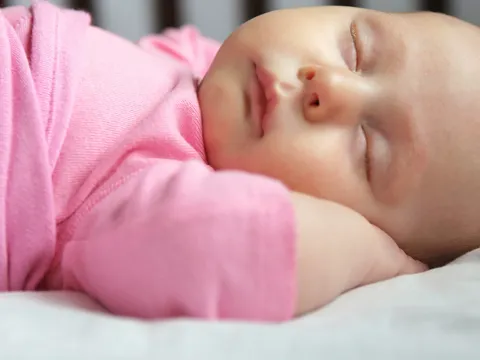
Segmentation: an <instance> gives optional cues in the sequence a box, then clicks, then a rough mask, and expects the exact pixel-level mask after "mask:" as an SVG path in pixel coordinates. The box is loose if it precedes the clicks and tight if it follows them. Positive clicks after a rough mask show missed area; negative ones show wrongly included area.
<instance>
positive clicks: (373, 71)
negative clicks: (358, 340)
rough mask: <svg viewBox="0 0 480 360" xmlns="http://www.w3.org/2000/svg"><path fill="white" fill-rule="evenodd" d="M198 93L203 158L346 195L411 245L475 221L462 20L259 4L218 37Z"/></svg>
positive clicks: (451, 245)
mask: <svg viewBox="0 0 480 360" xmlns="http://www.w3.org/2000/svg"><path fill="white" fill-rule="evenodd" d="M199 99H200V105H201V108H202V115H203V119H204V120H203V121H204V137H205V145H206V149H207V153H208V159H209V162H210V164H211V165H212V166H213V167H214V168H216V169H241V170H246V171H250V172H255V173H260V174H265V175H268V176H271V177H274V178H277V179H280V180H281V181H283V182H284V183H285V184H286V185H287V186H289V187H290V188H291V189H292V190H295V191H300V192H304V193H308V194H311V195H314V196H317V197H321V198H326V199H330V200H333V201H336V202H339V203H342V204H344V205H347V206H349V207H351V208H353V209H355V210H356V211H358V212H360V213H361V214H363V215H364V216H365V217H367V218H368V219H369V220H370V221H371V222H372V223H374V224H376V225H377V226H379V227H380V228H382V229H383V230H384V231H386V232H387V233H389V234H390V235H391V236H392V237H394V238H395V239H396V240H397V242H398V243H399V244H400V245H402V246H403V247H404V248H406V249H407V251H409V252H410V253H411V254H412V255H414V256H417V257H419V258H422V259H425V258H426V257H432V256H443V255H445V254H448V253H454V252H457V251H458V252H461V251H465V250H468V249H469V248H470V247H472V246H474V245H473V243H472V242H474V241H475V240H474V239H476V236H477V235H480V215H479V212H478V210H479V209H478V206H479V205H478V204H480V122H479V121H478V114H480V33H479V31H478V30H477V28H476V27H474V26H472V25H469V24H466V23H464V22H461V21H459V20H457V19H453V18H450V17H447V16H443V15H437V14H430V13H416V14H385V13H380V12H374V11H370V10H362V9H356V8H342V7H317V8H303V9H291V10H282V11H277V12H272V13H268V14H266V15H263V16H260V17H258V18H255V19H253V20H251V21H249V22H247V23H246V24H244V25H243V26H241V27H240V28H239V29H237V31H235V32H234V33H233V34H232V35H231V36H230V37H229V38H228V39H227V40H226V41H225V43H224V44H223V46H222V48H221V49H220V51H219V53H218V55H217V57H216V59H215V61H214V63H213V65H212V67H211V69H210V71H209V72H208V74H207V75H206V77H205V79H204V80H203V82H202V84H201V87H200V91H199ZM475 200H476V201H475ZM475 206H476V207H475ZM319 221H321V219H319ZM457 238H461V239H462V241H461V242H460V241H457V240H456V241H452V239H457ZM478 239H479V240H480V236H479V237H478ZM479 245H480V244H479Z"/></svg>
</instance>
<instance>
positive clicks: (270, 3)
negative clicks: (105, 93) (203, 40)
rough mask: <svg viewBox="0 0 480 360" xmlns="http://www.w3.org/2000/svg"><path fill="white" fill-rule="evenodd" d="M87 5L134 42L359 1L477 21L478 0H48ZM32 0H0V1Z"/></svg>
mask: <svg viewBox="0 0 480 360" xmlns="http://www.w3.org/2000/svg"><path fill="white" fill-rule="evenodd" d="M50 1H51V2H52V3H55V4H57V5H61V6H65V7H73V8H77V9H85V10H88V11H89V12H90V13H91V14H92V16H93V21H94V24H95V25H97V26H100V27H103V28H105V29H107V30H109V31H112V32H114V33H117V34H118V35H120V36H123V37H126V38H128V39H130V40H132V41H136V40H138V39H139V38H140V37H141V36H143V35H146V34H148V33H153V32H160V31H161V30H162V29H164V28H165V27H168V26H179V25H182V24H186V23H190V24H195V25H196V26H197V27H198V28H199V29H200V30H201V32H202V33H203V34H204V35H206V36H209V37H212V38H214V39H217V40H219V41H223V40H224V39H225V38H226V37H227V36H228V35H229V34H230V33H231V32H232V30H233V29H235V28H236V27H237V26H238V25H239V24H241V23H242V22H244V21H245V20H248V19H250V18H252V17H254V16H257V15H259V14H262V13H264V12H266V11H269V10H274V9H281V8H287V7H298V6H312V5H346V6H361V7H365V8H371V9H377V10H383V11H400V12H404V11H415V10H430V11H436V12H444V13H447V14H451V15H455V16H457V17H460V18H462V19H464V20H467V21H470V22H472V23H475V24H477V25H480V0H336V1H335V0H50ZM30 2H31V0H0V6H9V5H29V4H30Z"/></svg>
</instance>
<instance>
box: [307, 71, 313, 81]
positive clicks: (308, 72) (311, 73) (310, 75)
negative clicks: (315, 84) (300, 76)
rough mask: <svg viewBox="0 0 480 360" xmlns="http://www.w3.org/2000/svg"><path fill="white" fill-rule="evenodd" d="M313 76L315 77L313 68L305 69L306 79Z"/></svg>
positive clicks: (310, 78)
mask: <svg viewBox="0 0 480 360" xmlns="http://www.w3.org/2000/svg"><path fill="white" fill-rule="evenodd" d="M314 77H315V71H314V70H307V71H305V79H306V80H312V79H313V78H314Z"/></svg>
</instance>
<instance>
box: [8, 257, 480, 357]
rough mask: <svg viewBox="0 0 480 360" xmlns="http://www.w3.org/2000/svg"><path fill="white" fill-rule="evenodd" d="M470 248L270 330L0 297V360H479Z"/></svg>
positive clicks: (42, 297)
mask: <svg viewBox="0 0 480 360" xmlns="http://www.w3.org/2000/svg"><path fill="white" fill-rule="evenodd" d="M479 302H480V250H476V251H473V252H471V253H469V254H467V255H465V256H463V257H461V258H459V259H457V260H456V261H454V262H453V263H451V264H449V265H447V266H445V267H443V268H440V269H435V270H431V271H428V272H426V273H423V274H418V275H412V276H403V277H399V278H396V279H393V280H389V281H385V282H382V283H377V284H373V285H370V286H366V287H363V288H359V289H356V290H354V291H351V292H349V293H347V294H345V295H343V296H341V297H340V298H338V299H337V300H336V301H335V302H333V303H332V304H330V305H329V306H327V307H325V308H323V309H322V310H319V311H317V312H315V313H312V314H311V315H309V316H306V317H304V318H301V319H298V320H295V321H292V322H289V323H284V324H279V325H272V324H252V323H250V324H248V323H238V322H225V323H204V322H201V321H196V320H184V319H182V320H172V321H155V322H147V321H139V320H135V319H128V318H119V317H114V316H112V315H109V314H107V313H105V312H104V311H103V310H102V308H101V307H100V306H98V305H96V304H95V302H93V301H91V300H89V299H88V298H87V297H86V296H84V295H82V294H77V293H60V292H51V293H42V292H39V293H7V294H3V295H0V319H1V321H0V359H2V360H10V359H15V360H17V359H29V360H34V359H49V360H54V359H96V360H100V359H136V360H147V359H148V360H151V359H175V360H176V359H182V360H183V359H195V360H199V359H205V360H207V359H208V360H217V359H218V360H220V359H221V360H224V359H276V360H280V359H386V360H387V359H388V360H395V359H422V360H430V359H432V360H433V359H436V360H437V359H438V360H440V359H462V360H464V359H480V306H479Z"/></svg>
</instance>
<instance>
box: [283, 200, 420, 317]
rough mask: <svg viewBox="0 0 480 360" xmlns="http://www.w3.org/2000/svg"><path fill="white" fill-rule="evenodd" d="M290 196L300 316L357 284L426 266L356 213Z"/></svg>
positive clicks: (326, 202)
mask: <svg viewBox="0 0 480 360" xmlns="http://www.w3.org/2000/svg"><path fill="white" fill-rule="evenodd" d="M292 200H293V205H294V209H295V213H296V223H297V289H298V301H297V303H296V308H295V312H296V315H301V314H304V313H306V312H309V311H311V310H314V309H317V308H319V307H321V306H322V305H325V304H327V303H328V302H330V301H332V300H334V299H335V298H336V297H337V296H338V295H340V294H342V293H344V292H345V291H348V290H351V289H353V288H355V287H358V286H361V285H366V284H370V283H373V282H377V281H381V280H386V279H390V278H392V277H395V276H397V275H402V274H410V273H416V272H420V271H423V270H425V269H426V267H425V266H424V265H423V264H421V263H420V262H417V261H415V260H413V259H412V258H410V257H409V256H407V255H406V254H405V253H404V252H403V251H402V250H401V249H400V248H399V247H398V246H397V244H396V243H395V242H394V241H393V240H392V239H391V238H390V237H389V236H388V235H387V234H385V233H384V232H383V231H381V230H379V229H378V228H377V227H375V226H373V225H372V224H370V223H369V222H368V221H367V220H366V219H365V218H364V217H362V216H361V215H360V214H358V213H357V212H355V211H353V210H351V209H349V208H347V207H344V206H342V205H339V204H337V203H333V202H330V201H326V200H321V199H316V198H312V197H309V196H306V195H303V194H298V193H293V194H292Z"/></svg>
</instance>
